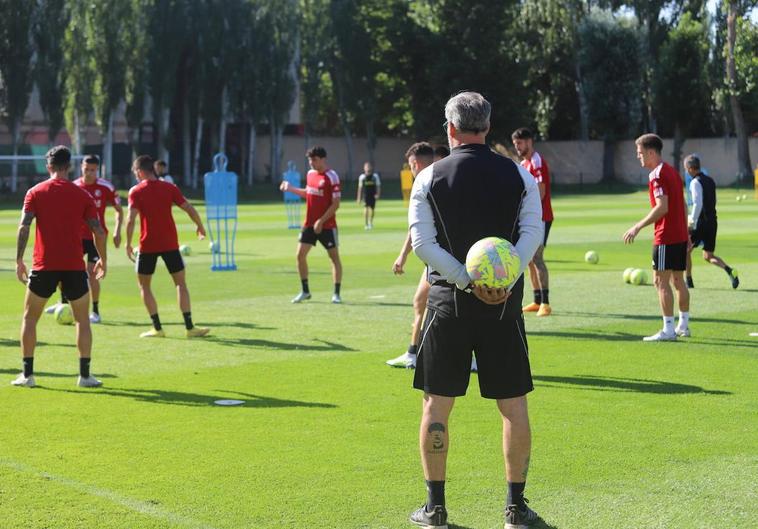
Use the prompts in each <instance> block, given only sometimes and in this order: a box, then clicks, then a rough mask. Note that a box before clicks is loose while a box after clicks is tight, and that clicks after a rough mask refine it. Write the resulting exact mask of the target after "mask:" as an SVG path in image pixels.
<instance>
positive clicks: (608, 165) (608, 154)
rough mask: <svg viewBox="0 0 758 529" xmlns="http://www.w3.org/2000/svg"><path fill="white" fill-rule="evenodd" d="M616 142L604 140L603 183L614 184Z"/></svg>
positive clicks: (608, 139)
mask: <svg viewBox="0 0 758 529" xmlns="http://www.w3.org/2000/svg"><path fill="white" fill-rule="evenodd" d="M614 147H615V145H614V142H613V141H611V139H610V138H609V137H607V136H606V137H605V138H603V182H605V183H608V182H612V181H613V180H614V179H615V177H616V174H615V167H614V164H613V161H614V152H613V151H614Z"/></svg>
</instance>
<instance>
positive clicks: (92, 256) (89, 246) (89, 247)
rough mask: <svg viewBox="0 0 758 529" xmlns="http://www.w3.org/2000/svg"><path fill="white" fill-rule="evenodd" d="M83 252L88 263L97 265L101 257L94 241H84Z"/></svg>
mask: <svg viewBox="0 0 758 529" xmlns="http://www.w3.org/2000/svg"><path fill="white" fill-rule="evenodd" d="M82 252H83V253H84V255H86V256H87V262H88V263H93V264H94V263H96V262H98V261H99V260H100V255H99V254H98V253H97V248H95V241H93V240H92V239H82Z"/></svg>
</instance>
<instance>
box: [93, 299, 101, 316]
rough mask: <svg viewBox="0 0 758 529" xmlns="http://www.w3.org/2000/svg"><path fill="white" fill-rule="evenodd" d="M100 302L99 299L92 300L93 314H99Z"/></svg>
mask: <svg viewBox="0 0 758 529" xmlns="http://www.w3.org/2000/svg"><path fill="white" fill-rule="evenodd" d="M99 305H100V302H99V301H93V302H92V312H94V313H95V314H100V306H99Z"/></svg>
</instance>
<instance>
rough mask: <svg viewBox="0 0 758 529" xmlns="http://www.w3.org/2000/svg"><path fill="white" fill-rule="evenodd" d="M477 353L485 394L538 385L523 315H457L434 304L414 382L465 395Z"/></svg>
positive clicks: (504, 394)
mask: <svg viewBox="0 0 758 529" xmlns="http://www.w3.org/2000/svg"><path fill="white" fill-rule="evenodd" d="M472 353H473V354H474V355H476V363H477V367H478V378H479V392H480V394H481V395H482V397H484V398H487V399H508V398H514V397H520V396H522V395H526V394H527V393H528V392H530V391H532V390H533V389H534V385H533V384H532V373H531V369H530V367H529V348H528V346H527V342H526V333H525V330H524V320H523V317H522V316H519V317H517V318H510V319H504V320H497V319H491V318H469V317H459V318H456V317H454V316H446V315H443V314H442V313H440V312H439V311H438V310H435V309H433V308H431V307H427V311H426V319H425V320H424V326H423V328H422V330H421V344H420V345H419V350H418V357H417V360H416V372H415V374H414V379H413V387H414V388H416V389H420V390H422V391H424V392H426V393H431V394H433V395H442V396H446V397H460V396H462V395H465V394H466V390H467V389H468V384H469V378H470V376H471V356H472Z"/></svg>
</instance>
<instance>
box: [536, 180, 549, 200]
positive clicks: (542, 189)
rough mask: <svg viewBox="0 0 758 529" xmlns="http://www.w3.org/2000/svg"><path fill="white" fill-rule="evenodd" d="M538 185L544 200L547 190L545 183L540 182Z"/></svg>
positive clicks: (541, 197)
mask: <svg viewBox="0 0 758 529" xmlns="http://www.w3.org/2000/svg"><path fill="white" fill-rule="evenodd" d="M537 187H539V188H540V200H542V199H543V198H545V193H546V192H547V191H546V188H545V184H543V183H542V182H540V183H538V184H537Z"/></svg>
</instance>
